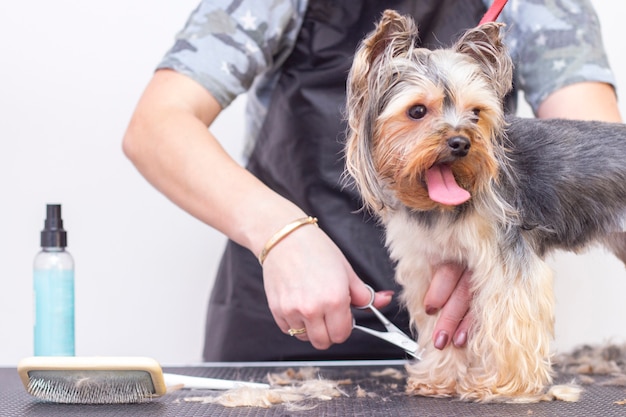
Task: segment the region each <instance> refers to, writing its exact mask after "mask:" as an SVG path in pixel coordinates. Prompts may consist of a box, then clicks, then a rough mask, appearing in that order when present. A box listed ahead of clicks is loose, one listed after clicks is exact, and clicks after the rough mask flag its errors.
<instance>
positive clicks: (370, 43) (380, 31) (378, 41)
mask: <svg viewBox="0 0 626 417" xmlns="http://www.w3.org/2000/svg"><path fill="white" fill-rule="evenodd" d="M417 39H418V35H417V27H416V26H415V22H414V21H413V18H411V17H408V16H402V15H400V14H399V13H398V12H396V11H395V10H385V11H384V12H383V15H382V18H381V19H380V21H379V22H378V24H377V25H376V29H375V30H374V31H373V32H371V33H370V34H369V35H367V37H366V38H365V39H364V40H363V42H362V43H361V46H360V47H359V50H358V51H357V54H356V56H355V61H357V62H359V63H360V64H361V65H364V66H365V67H366V68H364V69H365V71H366V72H367V71H368V70H369V68H371V67H372V66H374V65H375V63H376V61H377V60H378V59H382V58H388V59H391V58H394V57H396V56H398V55H406V53H407V52H408V51H409V50H411V49H413V47H414V46H415V44H416V42H417Z"/></svg>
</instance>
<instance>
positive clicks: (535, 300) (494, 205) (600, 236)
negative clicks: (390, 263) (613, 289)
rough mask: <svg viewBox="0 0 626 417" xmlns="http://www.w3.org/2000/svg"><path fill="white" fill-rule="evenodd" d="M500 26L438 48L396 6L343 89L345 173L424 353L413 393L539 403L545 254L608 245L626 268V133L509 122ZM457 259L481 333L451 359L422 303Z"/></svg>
mask: <svg viewBox="0 0 626 417" xmlns="http://www.w3.org/2000/svg"><path fill="white" fill-rule="evenodd" d="M502 26H503V25H502V24H499V23H487V24H483V25H480V26H479V27H477V28H474V29H470V30H468V31H467V32H465V33H464V34H463V35H462V36H461V37H460V39H459V40H458V41H457V42H456V43H455V44H454V45H453V46H452V47H451V48H446V49H437V50H427V49H424V48H419V47H417V46H416V41H417V38H418V32H417V28H416V26H415V24H414V22H413V20H412V19H411V18H409V17H403V16H400V15H399V14H397V13H396V12H392V11H387V12H385V13H384V15H383V17H382V20H381V21H380V22H379V24H378V25H377V27H376V30H375V31H373V32H372V33H371V34H369V35H368V36H367V37H366V38H365V39H364V40H363V42H362V43H361V45H360V46H359V49H358V51H357V53H356V56H355V60H354V63H353V66H352V68H351V70H350V74H349V78H348V87H347V88H348V90H347V93H348V99H347V119H348V133H347V142H346V155H345V156H346V166H347V173H348V174H349V175H350V176H351V177H352V178H353V179H354V182H355V184H356V186H357V188H358V190H359V192H360V194H361V195H362V198H363V201H364V205H365V207H366V208H367V209H370V210H372V211H373V212H375V213H376V214H377V216H378V217H379V218H380V220H381V222H382V224H383V225H384V226H385V229H386V244H387V246H388V248H389V252H390V256H391V258H392V259H393V260H394V262H395V263H396V279H397V281H398V282H399V283H400V284H401V285H402V287H403V291H402V295H401V297H402V301H403V303H404V305H405V306H406V308H407V309H408V312H409V315H410V317H411V322H412V326H413V327H414V328H415V329H416V330H417V333H418V343H419V344H420V346H422V347H425V349H426V351H425V352H424V353H423V360H422V361H419V362H414V363H411V364H409V365H408V367H407V369H408V373H409V378H408V381H407V390H408V392H409V393H411V394H416V395H425V396H435V397H448V396H455V397H459V398H461V399H464V400H469V401H479V402H489V401H514V402H534V401H540V400H541V399H542V395H545V391H546V388H547V387H548V386H550V384H551V383H552V379H553V374H552V366H551V354H550V342H551V339H552V337H553V326H554V296H553V283H552V272H551V270H550V268H549V267H548V266H547V265H546V263H545V261H544V257H545V256H546V254H548V253H549V252H550V251H552V250H554V249H565V250H571V251H574V252H578V251H579V250H581V249H583V248H585V247H586V246H588V245H589V244H592V243H601V244H604V245H606V246H607V247H608V248H609V249H610V250H612V251H613V252H614V253H615V254H616V255H617V256H618V257H619V258H620V259H621V260H622V261H624V262H626V234H625V233H623V221H624V220H625V214H626V127H625V126H624V125H621V124H613V123H601V122H583V121H573V120H536V119H522V118H516V117H509V116H506V117H505V115H504V110H503V108H504V105H503V103H504V98H505V96H506V95H507V93H508V92H509V91H510V89H511V87H512V73H513V64H512V61H511V59H510V57H509V55H508V53H507V51H506V48H505V46H504V45H503V43H502V38H501V34H500V32H501V27H502ZM446 263H455V264H459V265H462V266H464V267H465V268H467V270H469V271H471V291H472V293H473V300H472V303H471V307H470V308H471V312H472V314H473V317H474V322H473V325H472V328H471V330H470V333H469V335H468V341H467V346H466V347H465V348H454V347H452V348H447V349H444V350H441V351H440V350H436V349H435V348H434V347H433V342H432V340H431V339H432V333H433V329H434V325H435V322H436V320H437V315H428V314H426V312H425V311H424V305H423V300H424V295H425V292H426V290H427V288H428V286H429V281H430V279H431V276H432V271H433V269H434V268H435V267H437V266H438V265H441V264H446ZM577 392H578V393H579V392H580V391H579V390H578V391H577V388H575V387H574V386H571V387H565V390H564V391H562V396H561V398H562V399H567V398H568V396H569V395H570V394H571V395H572V397H574V400H575V398H576V395H577ZM557 397H558V396H557ZM543 398H545V397H543Z"/></svg>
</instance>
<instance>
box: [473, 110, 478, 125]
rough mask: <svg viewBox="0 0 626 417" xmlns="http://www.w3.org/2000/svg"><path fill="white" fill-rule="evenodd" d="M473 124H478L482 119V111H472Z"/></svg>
mask: <svg viewBox="0 0 626 417" xmlns="http://www.w3.org/2000/svg"><path fill="white" fill-rule="evenodd" d="M472 114H473V117H472V122H474V123H478V119H480V109H472Z"/></svg>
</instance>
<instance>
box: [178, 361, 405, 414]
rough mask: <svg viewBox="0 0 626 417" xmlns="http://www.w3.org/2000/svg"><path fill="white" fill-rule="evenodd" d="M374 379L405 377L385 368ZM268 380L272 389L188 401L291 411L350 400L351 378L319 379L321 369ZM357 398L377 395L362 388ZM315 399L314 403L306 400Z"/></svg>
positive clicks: (242, 390) (236, 391)
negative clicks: (343, 399) (325, 402)
mask: <svg viewBox="0 0 626 417" xmlns="http://www.w3.org/2000/svg"><path fill="white" fill-rule="evenodd" d="M371 375H372V376H374V377H391V378H394V379H397V378H398V377H399V378H400V379H404V378H406V375H405V374H404V373H402V371H399V370H396V369H392V368H389V369H386V370H383V371H379V372H372V374H371ZM267 379H268V381H269V383H270V388H248V387H241V388H236V389H233V390H229V391H226V392H224V393H222V394H219V395H217V396H202V397H187V398H185V399H184V401H186V402H201V403H205V404H221V405H223V406H224V407H260V408H269V407H272V406H274V405H277V404H285V405H286V406H287V408H288V409H290V410H292V411H298V410H310V409H313V408H315V407H317V404H316V401H329V400H332V399H333V398H337V397H341V396H344V397H350V396H351V394H350V393H349V392H348V389H346V388H344V387H346V386H349V385H352V383H353V382H352V380H351V379H349V378H346V379H342V380H336V381H335V380H329V379H324V378H322V377H320V375H319V368H315V367H306V368H301V369H298V370H294V369H293V368H289V369H287V370H286V371H284V372H281V373H269V374H267ZM353 392H354V394H353V395H354V396H355V397H356V398H369V397H375V396H377V394H375V393H371V392H367V391H366V390H364V389H363V388H361V387H360V386H358V385H357V386H356V387H355V388H354V390H353ZM307 400H312V401H307Z"/></svg>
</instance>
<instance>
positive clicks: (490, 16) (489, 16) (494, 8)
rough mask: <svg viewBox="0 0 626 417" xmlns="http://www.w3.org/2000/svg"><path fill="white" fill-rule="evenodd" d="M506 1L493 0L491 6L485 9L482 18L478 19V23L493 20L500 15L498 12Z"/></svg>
mask: <svg viewBox="0 0 626 417" xmlns="http://www.w3.org/2000/svg"><path fill="white" fill-rule="evenodd" d="M506 2H507V0H495V1H494V2H493V3H492V4H491V7H489V10H487V13H485V15H484V16H483V18H482V19H480V23H479V24H478V25H479V26H480V25H482V24H483V23H489V22H495V21H496V19H497V18H498V16H500V12H501V11H502V9H503V8H504V5H505V4H506Z"/></svg>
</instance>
